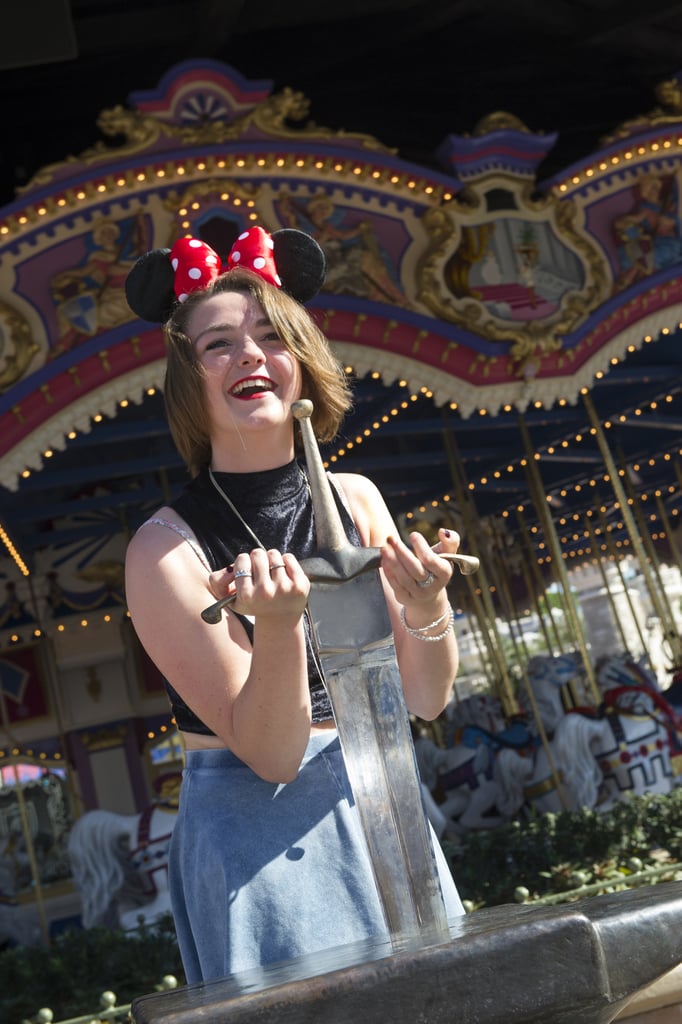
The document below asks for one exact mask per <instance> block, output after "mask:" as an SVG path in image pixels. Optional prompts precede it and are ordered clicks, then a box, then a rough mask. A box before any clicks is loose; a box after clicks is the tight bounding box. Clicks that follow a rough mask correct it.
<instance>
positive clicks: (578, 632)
mask: <svg viewBox="0 0 682 1024" xmlns="http://www.w3.org/2000/svg"><path fill="white" fill-rule="evenodd" d="M519 427H520V430H521V436H522V437H523V443H524V447H525V450H526V473H527V477H528V482H529V487H530V490H531V494H533V493H534V494H535V496H536V498H535V503H536V506H537V508H538V512H539V514H540V518H541V520H542V521H543V524H544V527H545V535H546V537H547V541H548V543H549V546H550V550H551V553H552V560H553V562H554V566H555V572H556V576H557V582H558V583H559V584H560V585H561V588H562V590H563V593H564V600H565V608H566V612H567V614H568V618H569V621H570V623H571V628H572V630H573V635H574V637H575V639H576V642H577V644H578V647H579V649H580V654H581V656H582V659H583V664H584V666H585V673H586V675H587V678H588V681H589V684H590V688H591V690H592V695H593V697H594V699H595V703H596V704H599V703H600V701H601V696H600V694H599V688H598V686H597V681H596V679H595V677H594V668H593V666H592V662H591V660H590V657H589V654H588V652H587V643H586V640H585V635H584V632H583V628H582V625H581V623H580V620H579V618H578V613H577V612H576V609H575V605H574V603H573V601H572V599H571V586H570V583H569V580H568V573H567V572H566V566H565V565H564V558H563V553H562V551H561V545H560V544H559V538H558V536H557V532H556V529H555V526H554V520H553V519H552V516H551V514H550V511H549V508H548V505H547V501H546V500H545V496H544V495H545V490H544V487H543V485H542V480H541V478H540V473H539V470H538V468H537V464H536V461H535V450H534V448H533V446H532V444H531V439H530V433H529V431H528V425H527V424H526V421H525V419H524V417H523V416H519Z"/></svg>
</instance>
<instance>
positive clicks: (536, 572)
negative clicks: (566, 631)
mask: <svg viewBox="0 0 682 1024" xmlns="http://www.w3.org/2000/svg"><path fill="white" fill-rule="evenodd" d="M516 519H517V522H518V524H519V533H520V536H521V543H522V544H523V546H524V547H525V549H526V555H527V556H528V565H530V566H531V568H532V572H533V579H534V580H535V587H533V596H534V599H535V604H536V607H537V609H538V616H539V618H540V621H541V622H542V625H543V632H544V633H545V636H547V628H546V623H545V616H544V615H541V614H540V611H539V609H540V601H539V595H540V593H541V592H542V591H544V590H545V581H544V580H543V578H542V574H541V573H540V569H539V568H538V562H537V558H536V557H535V552H534V551H533V546H532V544H531V542H530V540H529V538H528V525H527V523H526V518H525V516H524V514H523V512H522V511H521V509H517V510H516ZM524 570H525V571H526V572H527V571H528V570H527V568H526V566H525V565H524ZM546 614H547V617H548V618H549V621H550V622H551V623H552V632H553V634H554V641H555V643H556V646H557V648H558V650H559V653H560V654H563V653H564V647H563V643H562V640H561V636H560V635H559V627H558V626H557V624H556V622H555V621H554V616H553V615H552V608H551V605H550V604H549V602H547V613H546ZM547 649H548V650H549V652H550V654H551V652H552V644H551V643H550V641H549V639H547Z"/></svg>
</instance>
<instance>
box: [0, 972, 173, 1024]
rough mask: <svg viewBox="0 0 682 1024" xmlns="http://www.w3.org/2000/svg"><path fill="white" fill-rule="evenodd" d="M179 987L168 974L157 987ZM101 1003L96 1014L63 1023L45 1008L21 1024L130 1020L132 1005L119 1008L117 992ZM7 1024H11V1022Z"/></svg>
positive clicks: (111, 1023)
mask: <svg viewBox="0 0 682 1024" xmlns="http://www.w3.org/2000/svg"><path fill="white" fill-rule="evenodd" d="M177 987H178V980H177V978H175V977H174V976H173V975H172V974H166V975H164V977H163V978H162V979H161V982H160V984H159V985H158V986H157V991H159V992H166V991H170V989H173V988H177ZM99 1002H100V1006H99V1009H97V1010H95V1011H94V1012H91V1013H84V1014H81V1016H80V1017H69V1018H68V1019H66V1020H61V1021H55V1019H54V1014H53V1012H52V1010H51V1009H50V1008H49V1007H47V1006H45V1007H43V1008H42V1009H41V1010H38V1012H37V1013H36V1014H35V1016H34V1017H27V1018H25V1019H24V1020H23V1021H22V1022H21V1024H124V1022H127V1021H129V1020H130V1007H131V1005H132V1004H131V1003H126V1004H125V1005H123V1006H117V1005H116V993H115V992H109V991H107V992H102V995H101V996H100V998H99ZM6 1024H9V1021H8V1022H6Z"/></svg>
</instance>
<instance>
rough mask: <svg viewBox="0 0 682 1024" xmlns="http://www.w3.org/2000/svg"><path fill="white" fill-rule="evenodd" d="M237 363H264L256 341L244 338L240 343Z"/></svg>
mask: <svg viewBox="0 0 682 1024" xmlns="http://www.w3.org/2000/svg"><path fill="white" fill-rule="evenodd" d="M239 362H240V363H243V364H248V363H254V362H255V363H258V364H260V363H264V362H265V355H264V353H263V349H262V348H261V347H260V345H259V344H258V342H257V341H255V340H254V339H253V338H245V339H244V341H243V343H242V350H241V353H240V356H239Z"/></svg>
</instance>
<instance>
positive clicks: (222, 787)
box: [169, 732, 464, 984]
mask: <svg viewBox="0 0 682 1024" xmlns="http://www.w3.org/2000/svg"><path fill="white" fill-rule="evenodd" d="M434 844H435V846H436V854H437V857H438V861H439V870H440V874H441V886H442V888H443V894H444V897H445V903H446V910H447V913H448V916H449V917H455V916H458V915H460V914H462V913H464V911H463V908H462V904H461V902H460V899H459V896H458V895H457V890H456V888H455V885H454V882H453V880H452V876H451V874H450V871H449V869H448V867H447V863H446V861H445V857H444V856H443V853H442V851H441V849H440V847H439V846H438V841H437V839H436V838H435V836H434ZM169 882H170V893H171V902H172V907H173V916H174V919H175V926H176V930H177V934H178V942H179V946H180V953H181V955H182V961H183V966H184V968H185V974H186V976H187V982H188V983H189V984H193V983H194V982H198V981H209V980H212V979H215V978H223V977H226V976H227V975H229V974H232V973H236V972H240V971H244V970H248V969H250V968H254V967H258V966H265V965H267V964H273V963H279V962H283V961H286V960H290V959H292V958H293V957H299V956H303V955H305V954H309V953H316V952H319V951H320V950H323V949H330V948H332V947H334V946H342V945H346V944H349V943H352V942H357V941H361V940H364V939H369V938H386V937H387V934H386V927H385V924H384V919H383V915H382V912H381V905H380V903H379V898H378V896H377V893H376V888H375V884H374V878H373V875H372V869H371V865H370V862H369V857H368V854H367V850H366V846H365V841H364V836H363V833H362V828H361V825H360V819H359V816H358V814H357V812H356V809H355V805H354V803H353V798H352V795H351V791H350V785H349V782H348V776H347V774H346V770H345V766H344V763H343V757H342V754H341V750H340V747H339V742H338V738H337V737H336V733H334V732H331V733H329V732H327V733H317V734H315V735H314V736H312V737H311V739H310V742H309V744H308V748H307V750H306V754H305V757H304V759H303V762H302V765H301V768H300V771H299V773H298V777H297V778H296V779H295V781H294V782H290V783H288V784H286V785H278V784H274V783H269V782H265V781H264V780H263V779H261V778H260V777H259V776H258V775H256V774H255V772H253V771H252V770H251V769H250V768H249V767H248V766H247V765H245V764H244V762H243V761H241V760H240V759H239V758H238V757H236V756H235V755H234V754H232V753H231V752H230V751H228V750H188V751H187V752H186V767H185V771H184V773H183V782H182V789H181V793H180V808H179V813H178V819H177V822H176V825H175V827H174V829H173V838H172V841H171V849H170V866H169Z"/></svg>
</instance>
